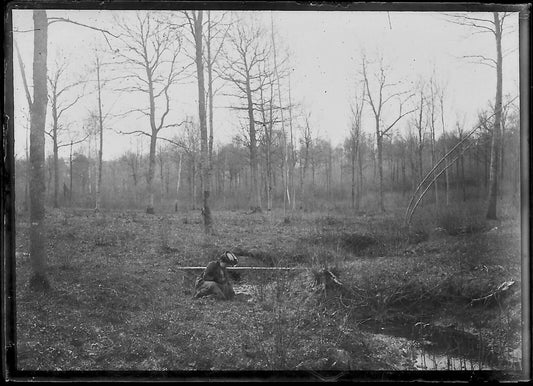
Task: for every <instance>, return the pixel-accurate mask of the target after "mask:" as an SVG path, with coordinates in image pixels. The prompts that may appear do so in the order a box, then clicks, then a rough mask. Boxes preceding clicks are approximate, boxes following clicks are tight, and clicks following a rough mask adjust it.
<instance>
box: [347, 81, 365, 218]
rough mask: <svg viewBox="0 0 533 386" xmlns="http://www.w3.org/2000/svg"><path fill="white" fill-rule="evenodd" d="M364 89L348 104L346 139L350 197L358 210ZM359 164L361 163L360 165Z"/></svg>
mask: <svg viewBox="0 0 533 386" xmlns="http://www.w3.org/2000/svg"><path fill="white" fill-rule="evenodd" d="M365 93H366V89H365V88H364V87H363V88H362V91H361V96H360V97H359V96H358V95H357V93H356V95H355V100H354V101H353V104H350V108H351V112H352V122H351V129H350V134H349V140H348V146H347V148H348V151H349V155H350V170H351V176H352V186H351V197H352V201H351V202H352V209H356V210H359V204H360V200H361V183H362V168H360V169H359V171H360V172H359V174H358V175H357V176H358V180H359V184H357V182H356V170H357V168H356V163H357V161H358V160H359V162H361V158H358V157H359V152H360V144H361V129H362V127H361V118H362V114H363V106H364V99H365ZM360 166H361V165H360Z"/></svg>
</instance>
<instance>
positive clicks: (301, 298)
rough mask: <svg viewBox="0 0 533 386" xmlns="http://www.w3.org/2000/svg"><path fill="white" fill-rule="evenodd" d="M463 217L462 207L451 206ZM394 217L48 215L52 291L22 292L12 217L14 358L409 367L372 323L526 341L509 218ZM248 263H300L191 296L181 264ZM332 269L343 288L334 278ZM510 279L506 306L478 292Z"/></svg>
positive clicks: (23, 246)
mask: <svg viewBox="0 0 533 386" xmlns="http://www.w3.org/2000/svg"><path fill="white" fill-rule="evenodd" d="M458 213H463V212H460V211H459V212H458ZM449 217H450V215H447V217H446V216H434V215H428V216H425V217H424V218H425V219H424V218H423V219H422V220H420V219H419V220H417V221H416V222H415V224H413V227H412V228H411V229H405V228H404V227H403V226H402V224H401V216H400V215H399V214H396V213H387V214H384V215H375V216H372V215H365V216H354V215H350V214H349V213H323V214H316V213H315V214H311V213H296V214H294V215H292V216H291V217H290V218H289V217H287V218H286V217H284V216H283V215H282V213H277V212H276V213H262V214H261V213H256V214H246V213H245V212H242V211H233V212H229V211H227V212H215V213H214V220H215V224H216V225H215V227H216V234H215V235H211V236H205V235H204V234H203V226H202V223H201V217H200V213H199V212H196V211H195V212H188V213H172V214H165V215H156V216H150V215H146V214H144V213H141V212H109V213H105V214H95V213H93V212H92V211H84V210H75V209H64V210H51V211H49V212H48V213H47V222H48V229H47V232H48V241H49V243H48V251H47V253H48V264H49V270H48V274H49V279H50V282H51V285H52V290H50V291H49V292H47V293H42V294H36V293H33V292H31V291H30V289H29V288H28V282H29V275H30V273H31V271H30V262H29V258H28V251H29V247H28V242H29V241H28V226H29V224H28V220H27V218H25V217H24V215H19V216H18V217H17V228H16V229H17V238H16V240H17V246H16V247H17V256H16V259H17V260H16V275H17V276H16V280H17V283H16V290H17V298H16V301H17V355H18V356H17V366H18V368H19V369H22V370H232V369H233V370H245V369H249V370H283V369H315V370H320V369H352V370H380V369H411V368H413V361H412V358H410V357H409V356H408V355H406V354H405V352H403V351H402V348H401V347H400V346H401V345H399V346H395V345H394V344H391V341H387V340H384V339H383V337H382V336H380V335H376V334H374V333H372V332H370V331H368V330H365V329H364V328H362V326H363V325H364V322H366V321H369V320H371V321H378V322H388V321H395V320H400V319H401V320H402V321H410V322H414V321H424V322H428V323H435V324H439V323H440V324H451V323H454V324H456V325H461V326H462V328H464V329H475V330H476V331H481V332H482V333H483V335H484V337H485V340H486V341H487V342H489V343H490V344H491V347H493V348H494V350H500V351H501V353H502V355H503V353H504V352H507V351H509V350H515V349H516V348H517V347H519V343H520V329H519V328H520V327H519V326H520V230H519V225H518V223H517V222H516V221H513V220H512V218H511V217H509V218H507V219H505V218H504V219H503V220H502V221H500V222H499V223H497V224H496V223H491V224H488V223H485V222H484V221H480V220H478V219H477V217H475V216H466V215H464V213H463V214H456V215H455V217H454V219H451V218H449ZM224 250H232V251H233V252H235V253H236V254H238V255H245V256H247V257H244V258H242V261H241V263H240V265H268V266H271V265H279V266H285V265H292V266H300V267H305V268H306V269H305V270H303V271H300V273H297V274H291V275H284V274H277V276H276V277H274V278H272V277H271V278H265V277H263V276H257V277H251V276H246V277H243V278H242V280H241V282H240V283H237V284H238V285H237V286H236V287H237V288H239V286H241V289H245V288H246V284H250V283H253V284H257V286H256V288H255V290H254V291H255V292H254V294H253V295H254V296H253V297H252V298H250V296H248V295H245V294H242V295H239V297H238V299H237V300H236V301H233V302H216V301H214V300H209V299H200V300H193V299H192V298H191V295H192V293H191V290H192V288H191V286H192V279H193V278H192V277H187V276H184V274H183V273H182V272H181V271H179V270H178V269H177V267H180V266H188V265H195V266H196V265H202V266H203V265H205V264H207V263H208V262H209V261H210V260H211V259H213V258H214V257H215V256H216V255H217V254H218V253H220V252H222V251H224ZM324 269H329V270H330V271H331V272H334V273H335V274H337V276H338V278H339V279H340V280H341V281H342V283H343V286H342V288H340V289H339V288H335V287H332V286H331V285H328V282H327V280H324V278H323V276H321V275H320V272H323V270H324ZM506 280H514V281H515V282H516V288H517V290H515V291H514V292H513V293H512V294H511V295H509V296H506V297H505V298H503V299H501V300H500V302H499V303H498V304H481V305H476V306H470V301H471V300H472V299H474V298H479V297H482V296H485V295H487V294H490V293H491V292H493V291H494V290H495V289H496V288H497V287H498V285H499V284H501V283H502V282H504V281H506Z"/></svg>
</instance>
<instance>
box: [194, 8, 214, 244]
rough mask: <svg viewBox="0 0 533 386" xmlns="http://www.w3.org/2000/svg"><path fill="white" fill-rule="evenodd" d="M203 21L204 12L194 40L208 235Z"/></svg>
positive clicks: (210, 223)
mask: <svg viewBox="0 0 533 386" xmlns="http://www.w3.org/2000/svg"><path fill="white" fill-rule="evenodd" d="M202 19H203V11H198V14H197V17H196V18H195V19H194V24H195V25H194V31H195V32H194V40H195V47H196V58H195V61H196V74H197V77H198V114H199V118H200V151H201V165H200V169H201V176H202V187H203V208H202V215H203V217H204V231H205V233H206V234H210V233H212V232H213V219H212V217H211V209H210V207H209V195H210V194H211V188H210V185H211V181H210V179H211V176H210V167H209V152H210V141H208V138H207V120H206V108H205V97H204V96H205V84H204V62H203V57H202V51H203V49H202V43H203V40H202Z"/></svg>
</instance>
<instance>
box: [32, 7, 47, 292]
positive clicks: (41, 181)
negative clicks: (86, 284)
mask: <svg viewBox="0 0 533 386" xmlns="http://www.w3.org/2000/svg"><path fill="white" fill-rule="evenodd" d="M33 22H34V35H33V36H34V48H33V103H32V106H31V109H30V116H31V129H30V163H31V176H30V224H31V226H30V258H31V265H32V270H33V272H32V276H31V278H30V288H31V289H33V290H37V291H43V290H46V289H48V288H49V287H50V284H49V282H48V278H47V274H46V247H47V245H46V235H45V208H44V197H45V196H44V193H45V175H44V174H45V171H44V166H45V141H44V133H45V125H46V105H47V102H48V92H47V85H46V81H47V76H46V73H47V63H46V61H47V53H48V49H47V44H48V18H47V15H46V11H43V10H34V11H33Z"/></svg>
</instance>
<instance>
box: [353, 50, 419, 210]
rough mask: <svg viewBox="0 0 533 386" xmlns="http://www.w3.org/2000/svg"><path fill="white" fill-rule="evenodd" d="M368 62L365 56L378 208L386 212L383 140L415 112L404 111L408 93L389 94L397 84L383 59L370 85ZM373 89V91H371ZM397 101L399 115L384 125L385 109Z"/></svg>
mask: <svg viewBox="0 0 533 386" xmlns="http://www.w3.org/2000/svg"><path fill="white" fill-rule="evenodd" d="M367 67H368V60H367V59H366V57H364V56H363V59H362V72H363V79H364V82H365V87H366V96H367V98H366V102H367V103H368V104H369V105H370V107H371V108H372V112H373V114H374V119H375V130H376V145H377V168H378V173H379V197H378V206H379V210H381V211H385V206H384V203H383V138H384V137H385V136H386V135H388V134H389V132H390V131H391V130H392V128H393V127H394V126H395V125H396V124H397V123H398V121H399V120H400V119H402V118H403V117H404V116H406V115H407V114H410V113H411V112H413V111H414V109H413V110H409V111H404V109H403V106H404V104H405V103H406V101H407V100H408V99H409V98H410V97H411V96H408V97H405V94H406V93H407V91H399V92H388V90H389V89H390V88H391V87H394V86H396V85H397V84H396V83H389V82H388V81H387V72H386V71H387V69H386V68H385V66H384V65H383V59H380V63H379V69H378V70H377V72H376V73H375V74H374V78H375V81H376V85H375V89H374V86H372V87H371V85H370V74H369V71H368V68H367ZM371 88H372V90H371ZM394 99H396V100H397V102H398V110H399V111H398V113H397V115H396V118H394V119H393V120H392V123H390V124H383V118H384V117H383V108H384V107H385V106H386V105H387V104H388V103H389V102H391V101H392V100H394Z"/></svg>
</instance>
